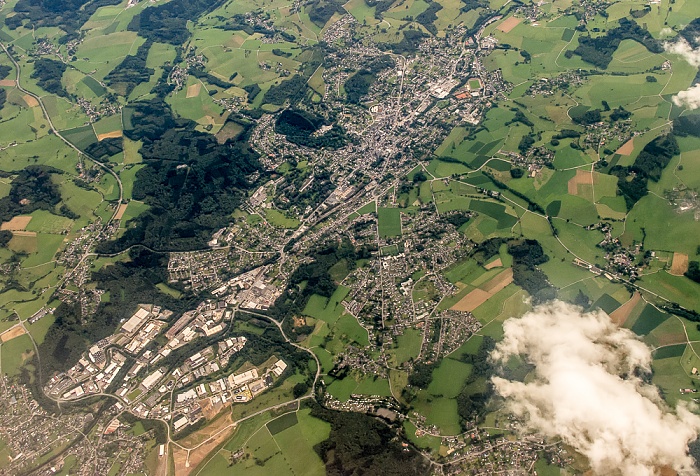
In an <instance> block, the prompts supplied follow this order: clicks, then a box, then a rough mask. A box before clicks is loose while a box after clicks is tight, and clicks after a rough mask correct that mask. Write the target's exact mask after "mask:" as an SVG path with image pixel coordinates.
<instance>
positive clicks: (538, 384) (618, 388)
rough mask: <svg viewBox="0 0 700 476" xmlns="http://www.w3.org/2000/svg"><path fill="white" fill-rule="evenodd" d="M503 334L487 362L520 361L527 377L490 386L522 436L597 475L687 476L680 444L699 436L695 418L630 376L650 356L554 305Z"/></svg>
mask: <svg viewBox="0 0 700 476" xmlns="http://www.w3.org/2000/svg"><path fill="white" fill-rule="evenodd" d="M503 327H504V331H505V336H504V339H503V341H501V342H500V343H499V344H498V346H497V347H496V349H495V351H494V352H493V354H492V358H493V359H494V360H495V361H496V362H506V361H507V360H508V358H509V357H510V356H514V355H522V356H524V358H525V359H526V360H527V361H529V362H530V363H532V364H534V365H535V371H534V372H535V378H534V379H532V381H530V382H528V383H522V382H516V381H509V380H506V379H503V378H500V377H494V378H493V382H494V385H495V387H496V391H497V392H498V393H499V394H500V395H502V396H503V397H505V399H506V406H507V409H508V410H509V411H511V412H512V413H514V414H516V415H518V416H520V417H522V418H523V419H524V420H525V421H526V425H527V427H528V428H529V429H532V430H536V431H538V432H541V433H543V434H547V435H549V436H559V437H561V438H562V439H563V440H564V441H565V442H566V443H568V444H570V445H571V446H573V447H574V448H576V450H578V451H579V452H581V453H582V454H584V455H585V456H587V457H588V459H589V460H590V463H591V467H592V469H593V470H594V471H595V472H596V473H598V474H610V473H611V472H613V470H614V469H617V470H618V471H620V472H621V473H622V474H623V475H625V476H644V475H651V474H655V472H656V471H657V470H658V468H659V467H660V466H670V467H672V468H674V469H675V470H676V471H679V472H680V473H681V474H694V472H693V470H692V459H691V458H690V456H688V454H687V445H688V443H689V442H691V441H692V440H694V439H695V438H696V437H697V434H698V432H699V431H700V417H698V416H696V415H694V414H692V413H691V412H690V411H688V410H687V409H686V408H685V407H683V406H679V408H678V409H677V411H676V412H675V413H673V412H671V411H670V410H669V409H668V408H667V407H666V406H665V404H664V403H663V401H662V399H661V398H660V396H659V394H658V391H657V390H656V388H655V387H654V386H651V385H648V384H645V383H644V382H642V381H641V380H640V379H638V378H636V377H633V376H632V375H633V372H634V369H635V368H641V369H644V370H649V369H650V365H651V351H650V349H649V348H648V347H647V346H646V345H645V344H644V343H642V342H641V341H639V340H638V339H637V337H636V336H635V335H634V334H633V333H632V332H631V331H629V330H627V329H620V328H618V327H617V326H615V325H614V324H613V323H612V322H611V321H610V318H609V317H608V316H607V315H606V314H605V313H603V312H593V313H586V314H582V313H581V310H580V308H578V307H575V306H572V305H570V304H566V303H563V302H559V301H555V302H552V303H549V304H546V305H543V306H539V307H536V308H535V309H534V310H533V311H531V312H529V313H527V314H525V315H524V316H523V317H522V318H519V319H509V320H508V321H506V322H505V323H504V326H503ZM621 375H627V377H626V378H622V377H621Z"/></svg>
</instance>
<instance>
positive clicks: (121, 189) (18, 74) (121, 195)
mask: <svg viewBox="0 0 700 476" xmlns="http://www.w3.org/2000/svg"><path fill="white" fill-rule="evenodd" d="M0 47H1V48H2V49H3V51H4V52H5V54H6V55H7V57H8V58H10V61H12V64H13V65H14V66H15V72H16V78H15V84H16V85H17V89H19V90H20V91H22V92H23V93H24V94H27V95H28V96H31V97H33V98H34V99H36V101H37V102H38V103H39V106H40V107H41V112H42V113H43V115H44V117H45V118H46V122H48V123H49V127H50V128H51V132H52V133H53V134H54V135H55V136H56V137H58V138H59V139H61V140H62V141H63V142H64V143H65V144H66V145H67V146H68V147H70V148H71V149H73V150H75V151H76V152H77V153H78V154H79V155H82V156H83V157H86V158H87V159H88V160H90V161H91V162H93V163H94V164H95V165H97V166H98V167H100V168H101V169H102V170H104V171H105V172H107V173H108V174H110V175H111V176H112V177H114V178H115V180H116V181H117V184H118V185H119V202H118V203H122V201H123V199H124V186H123V185H122V181H121V179H120V178H119V174H117V173H116V172H115V171H114V170H112V169H111V168H110V167H107V166H106V165H105V164H103V163H102V162H100V161H99V160H97V159H95V158H94V157H92V156H91V155H90V154H86V153H85V152H84V151H82V150H80V149H79V148H78V147H77V146H76V145H75V144H73V143H72V142H71V141H69V140H68V139H66V138H65V137H64V136H63V135H61V133H60V132H59V130H58V129H56V126H54V124H53V121H52V120H51V116H49V112H48V111H47V110H46V106H45V105H44V101H42V99H41V96H38V95H36V94H34V93H33V92H31V91H29V90H27V89H25V88H24V87H23V86H22V84H21V82H20V80H21V72H22V70H21V67H20V65H19V63H18V62H17V61H16V60H15V58H14V56H12V54H11V53H10V51H9V50H8V49H7V47H6V46H5V43H0ZM118 211H119V207H117V208H116V209H115V210H114V213H113V214H112V218H110V219H109V221H108V222H107V223H106V224H105V226H109V224H110V223H111V222H112V221H113V220H114V217H116V216H117V212H118Z"/></svg>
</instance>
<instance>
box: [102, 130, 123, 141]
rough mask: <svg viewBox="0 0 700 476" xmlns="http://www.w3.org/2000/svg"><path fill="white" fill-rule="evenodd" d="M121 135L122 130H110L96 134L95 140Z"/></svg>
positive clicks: (114, 137)
mask: <svg viewBox="0 0 700 476" xmlns="http://www.w3.org/2000/svg"><path fill="white" fill-rule="evenodd" d="M121 136H122V131H121V130H118V131H112V132H106V133H104V134H97V140H98V141H101V140H104V139H116V138H119V137H121Z"/></svg>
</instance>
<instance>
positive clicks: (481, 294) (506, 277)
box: [451, 268, 513, 312]
mask: <svg viewBox="0 0 700 476" xmlns="http://www.w3.org/2000/svg"><path fill="white" fill-rule="evenodd" d="M512 282H513V268H508V269H506V270H504V271H502V272H501V273H499V274H497V275H496V276H494V277H493V278H491V279H490V280H489V281H487V282H486V283H484V284H483V285H482V286H481V287H480V288H478V289H475V290H473V291H471V292H470V293H469V294H467V295H466V296H464V297H463V298H462V299H461V300H460V301H459V302H458V303H457V304H455V305H454V306H452V308H451V309H452V310H454V311H468V312H472V311H473V310H474V309H476V308H477V307H479V306H481V305H482V304H483V303H485V302H486V301H487V300H488V299H489V298H491V296H493V295H494V294H496V293H497V292H498V291H500V290H501V289H503V288H505V287H506V286H508V285H509V284H510V283H512Z"/></svg>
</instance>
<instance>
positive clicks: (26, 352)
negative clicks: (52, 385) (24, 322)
mask: <svg viewBox="0 0 700 476" xmlns="http://www.w3.org/2000/svg"><path fill="white" fill-rule="evenodd" d="M33 352H34V347H33V346H32V341H31V339H30V338H29V336H28V335H21V336H19V337H15V338H14V339H12V340H9V341H7V342H5V343H3V344H2V345H0V356H1V358H0V364H1V365H2V373H3V374H7V375H8V376H10V377H13V376H15V375H18V374H19V372H20V368H21V367H22V365H23V364H24V362H25V361H26V360H27V359H28V358H29V356H30V355H31V354H32V353H33Z"/></svg>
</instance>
